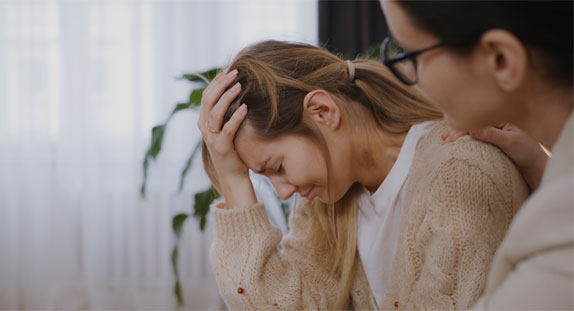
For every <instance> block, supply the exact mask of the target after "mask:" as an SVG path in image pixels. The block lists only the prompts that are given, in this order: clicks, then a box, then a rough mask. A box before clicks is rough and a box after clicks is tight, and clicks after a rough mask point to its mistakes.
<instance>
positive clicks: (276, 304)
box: [210, 122, 528, 310]
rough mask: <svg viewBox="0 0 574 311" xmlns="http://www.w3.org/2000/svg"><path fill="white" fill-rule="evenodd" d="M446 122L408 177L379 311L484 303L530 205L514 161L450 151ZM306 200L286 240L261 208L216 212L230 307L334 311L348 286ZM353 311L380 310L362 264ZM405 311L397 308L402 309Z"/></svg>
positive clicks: (219, 275)
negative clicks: (489, 278)
mask: <svg viewBox="0 0 574 311" xmlns="http://www.w3.org/2000/svg"><path fill="white" fill-rule="evenodd" d="M445 129H446V126H445V124H444V122H439V123H438V124H437V125H435V126H434V127H433V128H432V129H431V131H430V132H429V133H428V134H427V135H426V136H425V137H423V138H422V139H421V140H420V141H419V144H418V146H417V151H416V155H415V159H414V162H413V165H412V167H411V171H410V173H409V177H408V180H407V183H408V184H407V190H406V191H407V193H406V196H405V207H404V211H403V217H402V221H401V230H400V235H399V243H398V245H399V246H398V249H397V254H396V256H395V259H394V262H393V271H392V273H391V278H390V281H389V286H388V289H387V292H386V294H385V296H384V298H383V304H382V305H381V306H379V309H391V310H397V309H401V310H414V309H435V310H447V309H466V308H468V307H470V306H471V305H472V304H473V303H474V302H475V300H476V299H477V298H478V297H479V296H480V295H481V293H482V291H483V289H484V285H485V281H486V273H487V271H488V267H489V264H490V261H491V259H492V256H493V254H494V252H495V250H496V248H497V246H498V245H499V243H500V242H501V241H502V239H503V237H504V234H505V232H506V230H507V228H508V225H509V224H510V221H511V219H512V217H513V215H514V213H515V212H516V211H517V209H518V207H519V206H520V205H521V204H522V202H523V201H524V199H525V198H526V197H527V194H528V193H527V186H526V183H525V182H524V180H523V179H522V177H521V175H520V174H519V172H518V170H517V169H516V167H515V166H514V165H513V163H512V161H511V160H509V159H508V158H507V157H506V156H505V155H504V154H503V153H502V152H501V151H500V150H499V149H497V148H496V147H494V146H491V145H488V144H485V143H482V142H478V141H475V140H473V139H471V138H469V137H464V138H461V139H459V140H457V141H456V142H454V143H450V144H443V143H442V140H441V138H440V135H441V134H442V132H443V131H444V130H445ZM308 203H309V202H308V201H307V200H305V199H304V198H301V197H297V200H296V202H295V206H294V207H293V210H292V212H291V215H290V217H289V228H290V230H289V232H288V233H287V234H286V235H285V236H282V234H281V231H280V230H279V229H278V228H275V227H273V226H272V225H271V224H270V223H269V220H268V218H267V214H266V212H265V208H264V206H263V205H262V204H260V203H259V204H255V205H253V206H247V207H242V208H235V209H225V208H223V207H224V206H222V205H223V204H225V203H220V204H221V205H219V206H218V207H214V208H213V209H212V211H213V217H214V221H215V229H214V230H215V237H214V242H213V244H212V247H211V252H210V257H211V262H212V266H213V270H214V272H215V276H216V279H217V283H218V287H219V291H220V294H221V296H222V297H223V299H224V301H225V303H226V304H227V306H228V308H230V309H234V310H246V309H266V310H269V309H276V310H293V309H323V310H332V309H333V305H334V302H335V300H336V298H337V297H336V289H337V284H338V282H339V280H338V279H337V276H335V275H333V274H331V273H330V271H331V269H330V267H331V266H330V263H329V262H328V260H327V258H326V256H325V253H326V250H327V248H328V247H329V246H328V245H326V242H325V241H311V240H310V239H308V237H307V232H308V228H310V227H311V226H316V225H318V223H316V220H314V219H313V218H312V217H310V215H309V213H308V212H307V211H308V209H309V208H311V207H310V206H309V204H308ZM355 269H356V273H355V279H354V280H353V282H352V289H351V292H350V304H349V308H351V309H355V310H373V309H377V306H376V303H375V300H374V298H373V295H372V293H371V290H370V287H369V284H368V281H367V278H366V276H365V274H364V270H363V268H362V265H361V263H360V260H356V265H355ZM396 304H398V308H397V307H395V305H396Z"/></svg>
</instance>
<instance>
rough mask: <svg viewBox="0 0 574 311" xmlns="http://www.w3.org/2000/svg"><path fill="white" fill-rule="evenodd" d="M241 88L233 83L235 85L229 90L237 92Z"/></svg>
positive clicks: (238, 84)
mask: <svg viewBox="0 0 574 311" xmlns="http://www.w3.org/2000/svg"><path fill="white" fill-rule="evenodd" d="M240 88H241V83H239V82H237V83H235V85H234V86H233V87H232V88H231V90H232V91H239V89H240Z"/></svg>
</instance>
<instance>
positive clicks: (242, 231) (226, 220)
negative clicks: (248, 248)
mask: <svg viewBox="0 0 574 311" xmlns="http://www.w3.org/2000/svg"><path fill="white" fill-rule="evenodd" d="M220 204H224V203H220ZM220 204H217V206H220ZM211 210H212V211H213V216H214V217H213V218H214V219H215V238H216V239H217V238H219V239H227V238H233V237H237V236H246V235H252V234H256V233H261V232H264V233H265V232H269V231H270V230H271V229H272V228H273V227H272V226H271V223H269V218H268V217H267V212H266V211H265V205H263V203H257V204H254V205H251V206H249V207H243V208H232V209H224V208H218V207H215V208H212V209H211Z"/></svg>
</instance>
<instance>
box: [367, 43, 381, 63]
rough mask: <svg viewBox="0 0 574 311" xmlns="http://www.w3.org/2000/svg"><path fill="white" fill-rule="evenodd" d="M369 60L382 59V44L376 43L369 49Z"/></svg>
mask: <svg viewBox="0 0 574 311" xmlns="http://www.w3.org/2000/svg"><path fill="white" fill-rule="evenodd" d="M367 58H368V59H380V58H381V42H379V43H375V44H373V45H371V47H369V49H368V50H367Z"/></svg>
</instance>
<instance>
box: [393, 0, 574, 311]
mask: <svg viewBox="0 0 574 311" xmlns="http://www.w3.org/2000/svg"><path fill="white" fill-rule="evenodd" d="M382 7H383V11H384V13H385V16H386V19H387V22H388V25H389V29H390V32H391V34H392V38H393V39H388V40H387V41H386V42H385V45H384V50H385V52H384V55H383V61H384V63H385V64H386V65H387V66H388V67H389V68H390V69H391V70H392V72H393V73H394V74H395V75H396V76H397V77H398V78H399V79H400V80H401V81H403V82H404V83H406V84H409V85H410V84H415V83H416V84H418V85H419V86H420V88H421V89H422V90H424V92H425V93H426V95H427V96H428V97H429V99H430V100H431V103H432V104H433V105H435V106H436V107H438V108H439V109H441V110H442V111H443V112H444V114H445V119H446V121H447V123H448V124H449V125H450V126H452V127H454V128H456V129H458V130H463V131H465V130H476V129H480V128H482V127H486V126H492V125H497V124H500V123H504V122H510V123H512V124H515V125H516V126H517V127H519V128H521V129H522V130H523V131H524V132H525V133H526V134H527V135H528V136H530V137H531V138H532V139H533V140H534V141H536V142H538V143H540V144H542V145H543V146H545V147H546V148H547V149H548V150H550V151H551V153H552V157H551V159H550V160H549V161H548V164H547V165H546V168H545V171H544V175H543V176H542V179H541V182H540V185H539V186H538V187H537V190H536V191H535V192H534V193H533V194H532V195H531V196H530V198H529V199H528V201H527V202H526V203H525V204H524V206H522V207H521V209H520V211H519V213H518V214H517V216H516V217H515V219H514V220H513V223H512V225H511V227H510V229H509V231H508V233H507V235H506V237H505V239H504V241H503V242H502V244H501V246H500V248H499V249H498V250H497V253H496V256H495V257H494V260H493V262H492V265H491V268H490V273H489V275H488V283H487V286H486V289H485V292H484V295H483V297H482V298H481V299H480V301H479V302H478V303H477V305H476V308H478V309H497V310H499V309H513V310H524V309H538V310H549V309H560V310H572V309H573V308H574V305H573V299H574V288H573V282H574V272H573V269H574V260H573V245H574V241H573V236H574V233H573V227H574V224H573V221H574V217H573V211H574V203H573V197H572V196H573V191H574V185H573V179H574V170H573V164H574V163H573V162H574V156H573V140H574V138H573V136H574V133H573V132H574V129H573V116H572V108H573V106H574V100H573V98H574V94H573V73H572V70H573V58H574V57H573V15H572V12H573V2H572V1H443V2H440V1H437V2H435V1H382ZM504 148H505V149H507V148H508V146H507V147H504ZM510 149H512V148H510ZM515 149H516V148H515ZM505 151H506V152H507V153H508V154H512V153H511V152H508V150H505ZM514 151H516V150H514ZM521 156H524V153H520V152H515V153H514V155H513V158H514V159H515V162H516V163H519V165H521V166H523V167H526V168H532V167H536V166H537V165H535V164H532V163H531V164H529V162H531V160H526V161H525V160H524V159H521V158H520V157H521ZM526 158H528V156H527V157H526ZM534 171H539V169H536V168H534ZM527 175H528V174H525V178H528V177H527ZM534 175H536V174H534ZM538 175H540V174H538ZM534 179H536V178H534ZM397 253H400V249H399V250H398V251H397ZM405 275H406V274H405ZM402 276H403V275H397V277H398V279H397V280H400V279H401V277H402ZM390 282H391V283H392V282H393V279H391V281H390ZM389 294H390V295H391V296H392V297H391V296H389V300H388V301H386V302H384V303H383V304H385V306H388V305H389V304H392V303H393V302H392V301H393V300H395V299H398V300H399V301H400V302H401V303H402V301H403V299H408V298H406V297H403V296H402V295H401V293H400V292H394V293H392V294H391V293H389ZM397 297H398V298H397Z"/></svg>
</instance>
